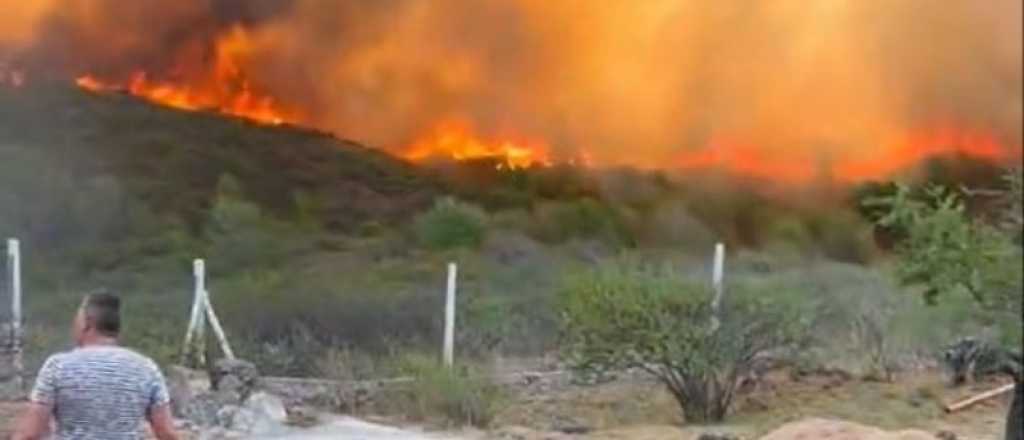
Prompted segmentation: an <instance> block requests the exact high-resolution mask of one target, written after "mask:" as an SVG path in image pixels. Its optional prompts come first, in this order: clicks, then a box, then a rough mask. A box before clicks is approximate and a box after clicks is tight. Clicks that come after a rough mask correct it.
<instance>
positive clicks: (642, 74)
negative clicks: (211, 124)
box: [0, 0, 1022, 165]
mask: <svg viewBox="0 0 1024 440" xmlns="http://www.w3.org/2000/svg"><path fill="white" fill-rule="evenodd" d="M2 2H3V3H5V5H4V9H5V10H6V11H8V12H7V13H6V15H5V16H4V17H3V18H0V25H2V29H0V64H2V63H3V62H4V60H5V58H6V59H7V60H8V61H7V62H8V63H11V62H16V63H19V64H21V65H27V66H29V67H30V68H31V69H33V70H42V71H47V72H56V74H66V75H77V74H83V73H91V74H95V75H100V76H104V77H108V78H117V77H118V76H119V75H127V74H128V73H129V72H130V71H131V70H133V69H140V68H141V69H146V70H147V71H150V72H164V73H165V74H166V75H175V74H178V75H182V73H181V72H179V71H180V70H181V69H182V66H190V68H196V67H197V65H198V66H201V65H202V63H203V62H208V60H206V58H208V57H209V51H210V45H211V44H212V41H213V40H214V39H215V37H216V35H218V34H220V33H223V32H226V30H227V29H229V28H231V27H232V26H236V25H242V26H244V28H245V29H246V30H247V31H248V33H249V34H250V36H251V38H252V41H253V42H254V45H255V48H254V50H253V51H252V53H251V55H250V57H249V59H247V60H246V66H245V67H246V69H247V73H248V75H249V76H250V77H251V78H252V80H253V82H254V83H257V84H259V85H260V86H261V87H262V88H264V89H265V90H267V91H268V92H270V93H271V94H272V95H273V96H275V97H277V98H278V99H279V100H281V101H283V102H286V103H289V104H291V105H295V106H298V107H300V108H303V109H304V110H305V112H304V113H305V114H307V115H309V117H310V118H311V120H310V121H308V122H310V123H312V124H315V125H317V126H320V127H322V128H325V129H329V130H333V131H335V132H337V133H339V134H340V135H342V136H345V137H350V138H354V139H357V140H360V141H363V142H367V143H369V144H372V145H379V146H384V147H390V148H400V147H401V146H403V145H406V144H407V143H409V142H410V141H411V140H412V139H413V138H415V137H416V136H417V135H419V134H422V133H424V132H426V131H428V130H429V129H430V128H431V127H432V126H433V125H434V124H436V123H438V122H439V121H441V120H452V119H457V120H466V121H470V122H471V123H472V124H474V125H475V126H476V127H477V129H478V130H479V131H481V132H484V133H489V134H494V135H501V134H503V133H513V134H516V135H524V136H529V137H535V138H543V139H546V140H547V141H548V142H549V143H550V144H552V145H553V146H554V147H556V148H558V149H561V151H562V152H564V153H566V154H569V153H573V152H575V151H576V150H577V149H585V150H586V151H588V152H589V154H590V155H591V156H592V157H594V158H596V159H597V160H599V161H605V162H617V163H627V164H636V165H664V164H666V163H668V162H666V161H669V160H672V159H673V158H676V157H678V155H679V154H680V153H681V152H694V151H700V150H701V149H706V148H713V147H719V146H722V145H733V146H735V145H749V146H752V148H756V149H757V150H758V151H760V152H761V154H770V155H791V157H794V158H798V159H807V160H845V159H849V158H858V157H868V156H871V155H872V154H874V153H875V151H876V150H877V149H879V148H884V147H886V146H887V145H888V144H891V143H893V142H897V141H898V140H899V139H901V138H902V137H905V136H907V135H908V132H910V131H913V130H917V129H921V128H923V127H932V128H934V127H938V126H942V127H946V126H949V125H955V126H958V127H963V128H966V129H970V130H977V131H983V132H986V133H992V134H993V135H994V136H996V137H997V138H998V139H999V140H1000V141H1001V142H1002V143H1003V144H1005V145H1009V146H1011V147H1014V148H1016V147H1019V145H1020V143H1021V135H1020V131H1021V118H1022V97H1021V95H1022V85H1021V83H1022V80H1021V75H1022V67H1021V65H1022V61H1021V52H1022V44H1021V41H1022V31H1021V14H1022V11H1021V2H1020V1H1019V0H990V1H976V0H948V1H943V2H934V1H931V0H891V1H885V2H870V1H858V0H845V1H844V0H835V1H819V2H801V1H777V2H750V1H747V0H720V1H715V2H708V1H703V0H645V1H639V2H638V1H619V0H603V1H594V0H562V1H550V0H431V1H421V0H358V1H355V0H353V1H340V0H338V1H332V0H291V1H284V0H262V1H246V0H207V1H178V0H137V1H130V2H129V1H121V0H79V1H60V0H49V1H39V0H36V1H28V2H25V1H20V0H2ZM7 3H9V4H10V5H7ZM11 11H13V12H11ZM204 57H206V58H204ZM11 60H14V61H11ZM185 75H186V76H187V73H186V74H185ZM787 157H789V156H787Z"/></svg>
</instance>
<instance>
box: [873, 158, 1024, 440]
mask: <svg viewBox="0 0 1024 440" xmlns="http://www.w3.org/2000/svg"><path fill="white" fill-rule="evenodd" d="M1022 181H1024V179H1022V173H1021V169H1020V168H1018V169H1015V170H1013V171H1012V172H1010V173H1009V174H1008V175H1007V177H1006V185H1005V188H1003V189H1001V190H997V191H990V190H989V191H978V190H969V189H964V190H962V191H961V192H960V193H957V192H954V191H952V190H950V189H948V188H945V187H941V186H931V187H928V188H926V189H925V190H924V192H923V194H920V193H916V192H914V191H912V190H911V189H909V188H907V187H906V186H900V187H898V189H897V190H896V192H895V194H893V195H890V196H883V197H876V198H870V199H868V200H866V201H865V203H866V204H867V206H869V207H874V208H878V207H880V208H883V210H884V212H885V214H884V215H883V216H882V217H881V218H880V219H879V220H878V223H879V224H880V225H881V226H883V227H889V228H893V227H895V228H898V229H899V230H900V231H902V232H903V233H904V238H903V240H902V241H901V242H900V243H899V244H898V245H897V248H896V249H897V252H898V254H899V255H900V256H901V257H902V258H900V263H899V266H898V272H897V275H898V277H899V280H900V281H901V282H902V283H903V284H906V285H913V286H921V287H923V294H924V296H925V299H926V300H927V301H929V302H930V303H934V302H936V301H939V300H940V299H941V298H942V297H945V296H949V295H955V294H958V293H961V292H966V293H968V294H970V295H971V296H972V297H973V298H974V299H975V302H976V303H977V304H978V306H979V307H978V309H977V310H976V313H977V314H978V316H979V317H981V318H984V319H987V320H991V322H992V323H993V324H995V325H996V326H997V327H998V328H999V329H1000V330H1002V331H1001V333H1002V339H1003V342H1004V343H1005V344H1007V345H1008V346H1009V347H1012V349H1019V347H1021V344H1022V342H1024V337H1022V333H1024V331H1022V326H1024V320H1022V317H1021V312H1022V309H1021V306H1022V302H1024V301H1022V299H1024V290H1022V289H1024V268H1022V263H1024V258H1022V256H1024V249H1022V236H1024V233H1022V231H1024V222H1022V220H1021V197H1022ZM965 196H968V197H970V196H974V197H982V196H987V197H989V198H990V199H992V200H991V201H990V203H987V205H988V206H989V207H990V210H991V211H993V212H994V213H995V214H994V215H990V216H988V217H984V216H975V217H972V216H970V215H969V213H968V211H967V209H966V208H965V205H964V197H965ZM1018 357H1019V354H1018ZM1021 375H1022V373H1021V368H1020V367H1019V366H1018V368H1017V371H1016V372H1015V374H1014V379H1015V380H1016V381H1017V389H1016V391H1015V393H1014V400H1013V404H1012V405H1011V408H1010V414H1009V416H1008V417H1007V425H1006V439H1007V440H1021V438H1022V433H1021V424H1022V422H1024V420H1022V415H1021V412H1022V406H1024V402H1022V401H1021V400H1022V388H1021V382H1022V377H1021Z"/></svg>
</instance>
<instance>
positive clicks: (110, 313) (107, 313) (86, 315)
mask: <svg viewBox="0 0 1024 440" xmlns="http://www.w3.org/2000/svg"><path fill="white" fill-rule="evenodd" d="M120 332H121V299H120V298H118V297H117V296H116V295H113V294H110V293H93V294H90V295H86V297H85V299H84V300H82V306H81V307H79V308H78V314H77V315H75V321H74V323H73V324H72V327H71V334H72V337H73V338H74V339H75V343H77V344H78V345H79V346H82V345H88V344H90V343H95V342H98V341H104V340H110V339H116V338H117V336H118V334H119V333H120Z"/></svg>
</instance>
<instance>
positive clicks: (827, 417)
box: [0, 374, 1009, 440]
mask: <svg viewBox="0 0 1024 440" xmlns="http://www.w3.org/2000/svg"><path fill="white" fill-rule="evenodd" d="M996 385H997V384H995V383H979V384H974V385H972V386H968V387H964V388H959V389H950V388H948V387H947V386H946V385H945V384H944V381H943V378H942V377H941V376H939V375H936V374H919V375H913V376H907V377H903V378H900V379H899V380H898V381H897V382H894V383H880V382H868V381H860V380H849V379H846V378H843V377H839V376H828V375H823V376H814V377H803V378H800V379H799V380H794V379H793V378H791V377H789V376H788V375H784V374H780V375H778V376H776V377H771V378H769V380H768V381H767V382H766V383H763V384H762V385H761V386H760V387H759V388H758V389H757V390H754V391H753V392H751V393H749V394H748V395H745V396H744V397H743V398H741V399H740V401H739V402H738V404H737V409H736V412H735V413H734V414H733V415H732V416H731V417H730V418H729V420H728V422H727V423H726V424H724V425H716V426H694V425H684V424H683V423H682V420H681V417H680V416H679V414H678V412H677V410H676V407H675V403H674V402H673V401H672V399H671V398H670V397H669V395H668V394H667V393H666V392H665V391H664V390H663V389H662V388H661V387H660V386H658V385H657V384H655V383H649V382H642V381H624V382H613V383H608V384H603V385H597V386H588V387H577V386H571V387H564V388H559V389H548V390H544V392H540V393H538V392H536V391H530V390H525V391H524V392H522V393H520V394H519V395H517V396H514V397H513V398H512V400H511V401H510V402H509V404H508V405H507V406H506V408H505V409H504V410H503V411H502V412H500V413H499V414H498V417H497V419H496V421H495V423H494V425H493V426H494V427H493V428H492V429H490V430H487V431H480V430H472V429H467V430H462V431H458V432H434V433H432V434H426V435H424V437H423V438H461V439H474V440H477V439H487V440H489V439H502V440H540V439H570V438H573V439H578V438H588V439H597V440H620V439H621V440H626V439H629V440H663V439H664V440H669V439H672V440H696V439H697V437H699V436H700V434H702V433H706V432H723V433H733V434H737V435H739V436H741V438H745V439H752V438H760V437H762V436H764V435H766V434H768V433H770V432H772V431H774V430H776V429H778V428H779V427H781V426H783V425H786V424H792V423H793V422H797V421H800V422H801V424H803V425H807V426H810V428H808V427H807V426H803V425H801V429H812V430H813V429H819V430H827V429H832V430H834V431H837V432H846V434H844V435H848V437H843V436H830V437H829V438H833V437H835V438H837V439H838V438H850V439H861V438H871V439H875V438H878V439H889V438H891V439H910V438H918V437H912V436H900V435H898V434H895V433H894V434H893V436H891V437H890V436H888V434H886V435H882V436H875V437H872V436H867V437H856V436H850V435H853V434H849V432H852V431H850V429H853V428H849V429H847V428H843V426H845V425H841V424H837V423H834V422H832V421H834V420H843V421H848V422H853V423H857V424H861V425H866V427H865V428H864V429H865V430H870V429H872V428H871V427H878V428H881V429H884V430H887V431H900V430H908V429H917V430H920V431H923V432H924V433H936V432H938V431H942V430H947V431H951V432H953V433H955V434H957V436H958V438H960V439H975V440H982V439H996V438H999V437H1000V436H1001V435H1002V431H1003V428H1004V426H1003V424H1004V417H1005V414H1006V410H1007V407H1008V405H1009V396H1006V397H1005V398H1001V399H995V400H992V401H989V402H985V403H982V404H979V405H977V406H975V407H973V408H970V409H968V410H964V411H961V412H957V413H954V414H946V413H945V412H944V411H943V410H942V404H944V403H946V402H949V401H953V400H957V399H959V398H962V397H964V396H967V395H970V394H972V393H976V392H979V391H982V390H986V389H990V388H994V387H995V386H996ZM22 408H23V406H22V404H18V403H0V438H8V437H9V436H10V434H11V432H10V431H11V429H12V426H13V422H14V420H15V417H16V415H17V413H18V412H19V411H20V410H21V409H22ZM815 423H816V424H817V425H815ZM786 428H787V429H789V428H792V425H790V426H786ZM346 429H348V427H346ZM574 429H575V430H583V431H585V432H586V434H584V435H568V434H564V433H563V431H566V430H574ZM844 429H846V431H843V430H844ZM857 429H860V428H857ZM821 432H824V431H821ZM872 432H875V431H872ZM877 432H880V431H877ZM784 434H785V433H783V435H781V436H778V437H774V438H776V439H785V438H788V437H785V435H784ZM823 435H824V434H823ZM879 435H880V434H879ZM295 438H305V437H295ZM310 438H329V437H310ZM388 438H390V437H388ZM396 438H397V437H396ZM806 438H811V437H806Z"/></svg>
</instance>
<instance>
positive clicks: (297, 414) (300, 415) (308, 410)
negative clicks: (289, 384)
mask: <svg viewBox="0 0 1024 440" xmlns="http://www.w3.org/2000/svg"><path fill="white" fill-rule="evenodd" d="M287 410H288V424H289V425H294V426H302V427H307V426H313V425H316V424H317V423H319V422H320V416H319V414H318V413H317V411H316V409H314V408H312V407H308V406H301V405H297V406H292V407H288V408H287Z"/></svg>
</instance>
